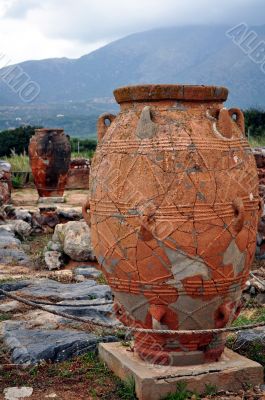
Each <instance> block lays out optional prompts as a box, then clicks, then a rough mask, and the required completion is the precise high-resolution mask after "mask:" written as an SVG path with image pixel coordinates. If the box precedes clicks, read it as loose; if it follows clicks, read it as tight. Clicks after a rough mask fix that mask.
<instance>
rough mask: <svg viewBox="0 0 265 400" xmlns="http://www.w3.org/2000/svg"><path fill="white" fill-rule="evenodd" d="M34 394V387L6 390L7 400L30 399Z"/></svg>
mask: <svg viewBox="0 0 265 400" xmlns="http://www.w3.org/2000/svg"><path fill="white" fill-rule="evenodd" d="M32 393H33V388H32V387H26V386H22V387H10V388H6V389H4V396H5V400H19V399H25V398H26V397H30V396H31V395H32Z"/></svg>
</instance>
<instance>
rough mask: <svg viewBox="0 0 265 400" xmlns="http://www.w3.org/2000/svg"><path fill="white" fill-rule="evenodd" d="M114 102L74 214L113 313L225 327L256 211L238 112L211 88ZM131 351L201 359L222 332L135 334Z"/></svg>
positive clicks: (252, 171)
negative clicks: (81, 220) (80, 218)
mask: <svg viewBox="0 0 265 400" xmlns="http://www.w3.org/2000/svg"><path fill="white" fill-rule="evenodd" d="M114 95H115V98H116V100H117V102H118V103H119V104H120V107H121V110H120V112H119V114H118V115H117V116H116V117H115V116H114V115H109V114H104V115H103V116H101V117H100V118H99V121H98V138H99V143H98V147H97V151H96V154H95V157H94V159H93V163H92V168H91V175H90V199H89V201H88V203H87V204H86V205H85V206H84V216H85V217H86V219H87V221H88V222H89V223H91V229H92V242H93V248H94V251H95V254H96V256H97V258H98V260H99V262H100V264H101V265H102V269H103V272H104V274H105V276H106V278H107V280H108V282H109V284H110V286H111V288H112V290H113V293H114V296H115V312H116V314H117V317H118V318H119V319H120V321H122V322H123V323H124V324H125V325H128V326H133V327H143V328H152V329H156V330H161V329H171V330H202V329H212V328H223V327H226V326H229V325H230V324H231V323H232V321H233V320H234V319H235V318H236V317H237V315H238V314H239V311H240V307H241V293H242V289H243V288H244V284H245V282H246V279H247V277H248V274H249V268H250V264H251V262H252V259H253V256H254V252H255V244H256V229H257V223H258V218H259V209H260V207H261V204H260V200H259V196H258V178H257V171H256V165H255V160H254V157H253V155H252V152H251V149H250V147H249V144H248V142H247V140H246V137H245V132H244V117H243V114H242V112H241V111H240V110H239V109H236V108H233V109H230V110H229V109H226V108H224V105H223V102H224V101H225V100H226V99H227V95H228V91H227V89H225V88H223V87H213V86H183V85H143V86H131V87H123V88H119V89H117V90H115V91H114ZM89 207H90V217H89V213H87V209H88V208H89ZM90 218H91V221H89V220H90ZM134 349H135V351H136V352H137V353H138V354H139V355H140V357H141V358H143V359H144V360H146V361H149V362H151V363H158V364H171V365H183V364H196V363H203V362H208V361H213V360H218V359H219V358H220V356H221V354H222V352H223V349H224V335H223V334H216V333H215V334H213V333H207V334H199V333H196V332H194V333H193V334H192V335H184V334H182V335H181V334H167V335H162V334H158V333H148V334H147V333H135V334H134Z"/></svg>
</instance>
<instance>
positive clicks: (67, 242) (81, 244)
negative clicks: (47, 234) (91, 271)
mask: <svg viewBox="0 0 265 400" xmlns="http://www.w3.org/2000/svg"><path fill="white" fill-rule="evenodd" d="M52 241H53V242H54V243H59V244H61V245H62V247H63V251H64V253H65V254H67V255H68V256H69V257H70V258H71V259H72V260H75V261H94V260H95V256H94V254H93V250H92V245H91V238H90V229H89V228H88V226H87V224H86V223H85V222H83V221H79V222H77V221H70V222H67V223H66V224H58V225H57V226H56V228H55V231H54V234H53V237H52Z"/></svg>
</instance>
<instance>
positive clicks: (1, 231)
mask: <svg viewBox="0 0 265 400" xmlns="http://www.w3.org/2000/svg"><path fill="white" fill-rule="evenodd" d="M29 263H30V260H29V258H28V256H27V255H26V253H25V252H24V250H23V248H22V246H21V241H20V240H18V239H17V238H15V234H14V232H12V231H10V230H9V228H7V229H6V228H5V227H4V226H3V225H1V226H0V264H17V265H24V264H29Z"/></svg>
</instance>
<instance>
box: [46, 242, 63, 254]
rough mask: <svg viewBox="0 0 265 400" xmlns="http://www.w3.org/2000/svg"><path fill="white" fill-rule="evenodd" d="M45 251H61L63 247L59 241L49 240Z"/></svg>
mask: <svg viewBox="0 0 265 400" xmlns="http://www.w3.org/2000/svg"><path fill="white" fill-rule="evenodd" d="M45 250H46V251H59V252H61V253H62V252H63V248H62V245H61V243H59V242H53V241H52V240H50V241H49V242H48V244H47V247H46V249H45Z"/></svg>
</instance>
